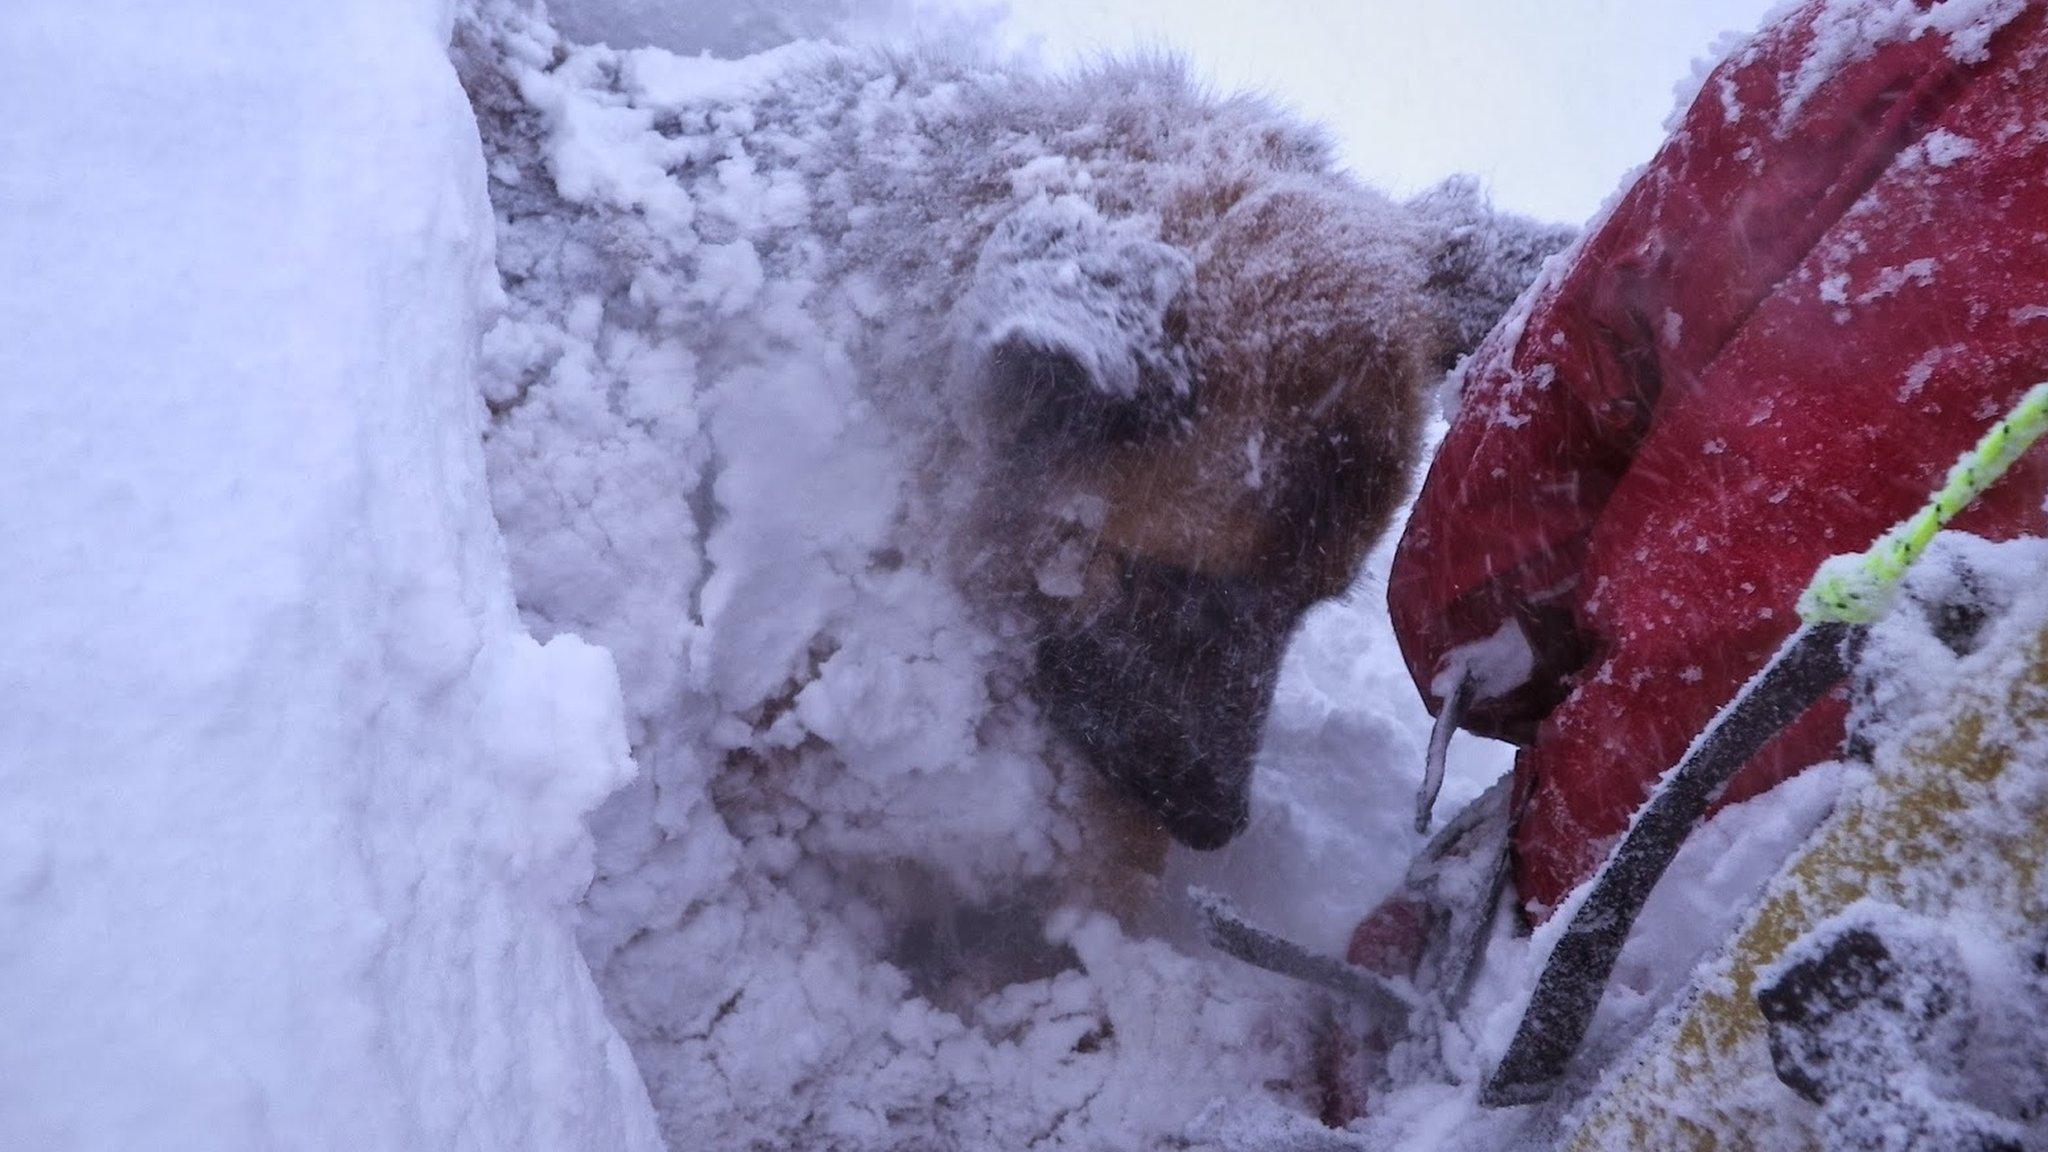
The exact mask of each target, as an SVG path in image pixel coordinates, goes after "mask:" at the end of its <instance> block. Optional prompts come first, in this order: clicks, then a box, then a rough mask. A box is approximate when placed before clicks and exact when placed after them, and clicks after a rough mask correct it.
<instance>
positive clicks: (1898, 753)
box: [1561, 390, 2048, 1152]
mask: <svg viewBox="0 0 2048 1152" xmlns="http://www.w3.org/2000/svg"><path fill="white" fill-rule="evenodd" d="M2037 391H2040V390H2037ZM2037 603H2038V602H2037ZM2035 629H2038V630H2035ZM1980 661H1982V662H1983V663H1982V664H1981V665H1979V666H1981V667H1987V668H1991V669H1993V670H1994V671H1992V672H1991V673H1989V674H1986V675H1983V676H1978V677H1974V678H1964V679H1966V680H1967V681H1968V682H1967V683H1965V684H1963V685H1962V686H1960V687H1959V688H1958V689H1957V690H1956V691H1955V692H1954V693H1953V694H1952V695H1951V696H1950V697H1948V698H1947V699H1945V700H1943V701H1941V702H1940V703H1939V704H1937V705H1936V706H1935V707H1933V708H1932V709H1930V710H1929V712H1928V713H1927V714H1926V715H1925V716H1924V717H1923V719H1922V720H1921V721H1920V722H1919V723H1917V724H1916V725H1915V727H1914V732H1915V733H1916V735H1915V736H1914V737H1913V738H1911V739H1908V740H1906V741H1905V742H1904V743H1903V745H1902V746H1900V747H1897V748H1893V749H1884V750H1880V754H1879V756H1878V761H1877V764H1876V767H1875V771H1874V778H1873V780H1872V783H1871V784H1870V785H1869V786H1868V787H1867V788H1865V789H1863V790H1862V791H1860V792H1858V793H1856V794H1855V795H1853V796H1851V797H1850V798H1848V799H1846V800H1845V801H1844V802H1843V803H1842V805H1841V807H1839V808H1838V809H1837V810H1836V811H1835V813H1834V814H1833V815H1831V816H1830V817H1829V818H1828V819H1827V821H1826V822H1824V823H1823V824H1822V825H1821V827H1820V829H1819V830H1817V831H1816V832H1815V833H1814V836H1813V837H1812V839H1811V840H1809V842H1808V846H1807V847H1806V848H1805V849H1803V850H1802V851H1801V853H1800V854H1799V855H1798V856H1797V857H1796V858H1795V859H1794V860H1793V862H1792V863H1791V864H1789V865H1788V866H1787V867H1786V869H1785V870H1784V871H1783V872H1781V873H1780V874H1779V875H1778V877H1777V878H1776V879H1775V880H1773V881H1772V882H1771V884H1770V885H1769V887H1768V888H1767V889H1766V891H1765V894H1764V897H1763V899H1762V902H1761V903H1760V904H1759V905H1758V907H1757V909H1756V911H1755V912H1754V913H1753V914H1752V915H1751V917H1750V919H1749V921H1748V922H1747V923H1746V925H1745V926H1744V928H1743V929H1742V931H1741V932H1740V933H1739V934H1738V936H1737V937H1736V939H1735V941H1734V942H1733V945H1732V947H1730V948H1729V949H1728V951H1727V952H1725V953H1724V954H1723V955H1721V956H1720V957H1719V958H1717V959H1715V960H1712V961H1709V962H1708V963H1707V964H1705V965H1703V966H1702V968H1701V969H1700V971H1699V972H1697V973H1695V975H1694V977H1693V985H1692V988H1691V990H1690V991H1689V993H1688V999H1687V1001H1686V1002H1685V1003H1684V1004H1683V1006H1682V1007H1681V1009H1680V1010H1679V1011H1678V1012H1677V1013H1676V1015H1675V1016H1668V1017H1666V1018H1665V1020H1664V1022H1663V1023H1662V1024H1661V1025H1660V1028H1659V1029H1658V1030H1657V1031H1656V1032H1655V1033H1654V1034H1653V1035H1652V1036H1651V1037H1649V1038H1648V1040H1647V1042H1646V1043H1645V1044H1643V1045H1640V1046H1639V1047H1638V1049H1637V1050H1636V1052H1635V1053H1634V1054H1632V1055H1631V1056H1630V1057H1628V1058H1626V1059H1625V1060H1624V1061H1623V1063H1622V1066H1620V1067H1618V1068H1617V1069H1615V1070H1613V1071H1610V1072H1609V1074H1608V1075H1607V1077H1606V1078H1605V1079H1604V1080H1603V1081H1602V1083H1601V1085H1600V1088H1599V1089H1598V1091H1596V1093H1595V1095H1594V1098H1593V1102H1592V1103H1591V1104H1590V1105H1589V1107H1588V1108H1587V1109H1586V1110H1585V1111H1583V1112H1582V1113H1581V1114H1580V1115H1581V1117H1582V1118H1581V1119H1580V1121H1579V1123H1578V1124H1577V1127H1576V1128H1575V1129H1568V1131H1569V1133H1570V1134H1569V1135H1567V1137H1566V1138H1565V1140H1564V1141H1563V1143H1562V1144H1561V1147H1563V1148H1566V1149H1570V1150H1572V1152H1614V1150H1620V1149H1657V1150H1659V1152H1663V1150H1674V1152H1675V1150H1681V1149H1694V1150H1699V1152H1744V1150H1750V1149H1754V1150H1757V1152H1785V1150H1788V1149H1802V1148H1815V1147H1818V1146H1819V1145H1818V1141H1817V1138H1816V1136H1815V1135H1814V1133H1813V1131H1812V1130H1811V1129H1810V1128H1809V1127H1808V1125H1809V1124H1810V1123H1811V1122H1812V1120H1813V1119H1814V1117H1815V1115H1816V1113H1817V1109H1815V1108H1814V1107H1813V1106H1811V1105H1808V1104H1806V1103H1805V1102H1804V1101H1802V1100H1800V1099H1799V1098H1798V1097H1796V1096H1794V1095H1793V1094H1792V1093H1791V1091H1790V1090H1789V1089H1786V1088H1785V1087H1784V1086H1783V1085H1781V1084H1779V1083H1778V1081H1777V1078H1776V1075H1775V1074H1774V1073H1773V1071H1772V1068H1771V1058H1770V1050H1769V1047H1768V1041H1767V1034H1766V1030H1765V1026H1764V1021H1763V1018H1762V1016H1761V1015H1760V1014H1759V1013H1758V1011H1757V1006H1756V1000H1755V996H1754V991H1755V987H1756V984H1757V979H1758V973H1759V972H1760V971H1762V970H1763V969H1765V968H1767V967H1768V966H1769V965H1770V964H1771V963H1772V962H1773V961H1774V960H1776V959H1777V958H1778V957H1779V956H1780V955H1782V954H1783V953H1784V951H1785V949H1786V948H1787V947H1788V946H1789V945H1790V944H1792V942H1793V941H1795V940H1797V939H1798V938H1799V937H1800V936H1801V935H1803V934H1804V933H1805V932H1807V931H1808V930H1809V929H1811V928H1812V927H1814V926H1815V925H1816V924H1817V923H1819V922H1820V921H1822V920H1824V919H1826V918H1828V917H1829V916H1832V915H1834V914H1836V913H1838V912H1840V911H1842V910H1843V909H1844V908H1846V907H1848V906H1849V905H1850V904H1852V903H1854V902H1855V901H1857V900H1860V899H1865V898H1869V899H1875V900H1881V901H1884V902H1887V903H1891V904H1896V905H1899V906H1901V907H1903V908H1905V909H1907V910H1908V911H1912V912H1918V913H1922V914H1925V915H1929V916H1937V917H1938V916H1941V915H1944V914H1946V913H1948V912H1951V911H1954V910H1956V909H1958V908H1967V909H1968V910H1969V912H1970V913H1972V914H1973V916H1975V917H1976V918H1978V919H1979V920H1981V921H1983V922H1988V923H1991V924H1995V925H2002V926H2004V927H2006V928H2007V929H2009V930H2010V931H2012V932H2013V933H2014V936H2015V939H2014V940H2013V946H2014V947H2020V946H2022V943H2021V941H2022V939H2024V938H2032V939H2038V937H2039V934H2040V929H2041V927H2042V926H2043V925H2048V883H2044V881H2048V873H2044V871H2043V869H2044V866H2048V768H2044V763H2048V626H2043V625H2042V624H2041V623H2040V621H2039V620H2038V617H2036V618H2035V623H2034V624H2033V625H2032V626H2031V627H2030V628H2029V629H2024V630H2022V631H2021V632H2019V633H2018V634H2017V635H2015V636H2014V637H2012V638H2011V639H2010V640H2007V641H2006V642H2004V643H2002V644H1994V645H1993V648H1992V650H1988V651H1986V652H1984V653H1980V654H1979V655H1978V656H1974V657H1972V658H1971V662H1972V664H1979V662H1980ZM2015 764H2021V765H2024V766H2026V767H2027V768H2028V769H2029V770H2027V771H2019V772H2016V771H2011V769H2012V767H2013V766H2014V765H2015ZM2029 926H2031V928H2030V929H2029Z"/></svg>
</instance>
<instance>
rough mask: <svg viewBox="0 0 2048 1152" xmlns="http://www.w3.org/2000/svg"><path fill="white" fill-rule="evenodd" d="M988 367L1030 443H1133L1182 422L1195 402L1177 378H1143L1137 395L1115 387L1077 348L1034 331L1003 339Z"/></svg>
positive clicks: (996, 392) (1022, 438)
mask: <svg viewBox="0 0 2048 1152" xmlns="http://www.w3.org/2000/svg"><path fill="white" fill-rule="evenodd" d="M989 372H990V377H991V378H990V385H991V387H992V388H993V398H994V401H995V403H996V405H997V407H998V410H999V411H1001V412H1003V413H1004V414H1005V415H1007V416H1008V417H1009V418H1011V419H1012V420H1014V421H1015V427H1016V435H1017V440H1018V442H1019V443H1020V444H1023V445H1026V446H1030V447H1038V448H1062V447H1073V448H1085V447H1095V446H1101V445H1105V444H1107V445H1124V444H1134V443H1137V442H1139V441H1142V440H1147V439H1150V438H1151V437H1154V436H1157V435H1160V434H1161V433H1163V432H1166V431H1169V430H1171V429H1173V428H1176V427H1178V426H1180V424H1181V423H1182V422H1183V421H1184V420H1185V419H1186V418H1187V417H1188V416H1189V415H1190V414H1191V412H1192V409H1193V404H1192V401H1191V398H1190V397H1189V396H1188V395H1187V390H1186V389H1185V388H1184V387H1181V388H1176V387H1175V386H1174V384H1173V383H1172V382H1170V381H1154V380H1142V381H1141V382H1140V386H1139V388H1138V390H1137V394H1136V395H1130V396H1123V395H1118V394H1115V393H1113V392H1111V391H1109V390H1108V389H1106V388H1104V387H1103V386H1102V385H1101V383H1100V382H1099V381H1097V380H1096V379H1095V377H1094V375H1093V374H1092V373H1091V372H1090V371H1089V370H1088V367H1087V365H1086V364H1085V363H1083V361H1082V359H1081V357H1080V356H1078V355H1076V354H1075V353H1074V352H1073V351H1071V350H1070V349H1067V348H1063V347H1060V346H1058V345H1053V344H1046V343H1041V342H1039V341H1036V340H1032V339H1029V338H1027V337H1011V338H1009V339H1007V340H1004V341H1003V342H1002V343H1001V344H999V345H997V346H996V348H995V350H994V351H993V352H992V353H991V354H990V357H989Z"/></svg>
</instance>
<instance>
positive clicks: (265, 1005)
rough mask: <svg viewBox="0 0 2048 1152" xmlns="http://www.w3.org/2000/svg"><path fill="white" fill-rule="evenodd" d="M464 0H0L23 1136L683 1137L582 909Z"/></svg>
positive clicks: (596, 673)
mask: <svg viewBox="0 0 2048 1152" xmlns="http://www.w3.org/2000/svg"><path fill="white" fill-rule="evenodd" d="M450 20H451V13H450V11H449V10H448V9H447V7H446V6H445V5H442V4H437V3H432V2H428V0H419V2H413V3H390V2H375V3H372V2H367V0H364V2H346V0H342V2H333V3H321V4H313V5H278V4H272V3H267V2H261V0H241V2H235V3H227V2H222V0H190V2H183V3H151V4H111V5H97V6H80V5H75V4H72V3H69V2H68V0H14V2H11V3H9V4H7V5H5V6H4V7H0V61H4V62H5V63H4V66H0V107H4V108H5V109H7V113H6V115H5V116H4V117H0V331H4V332H5V333H6V334H7V335H6V338H5V340H4V341H0V523H4V524H5V525H6V533H7V543H6V545H5V563H4V564H0V602H4V603H5V604H7V605H8V609H9V611H8V623H9V638H8V643H7V645H6V647H5V651H4V654H0V695H4V698H5V699H6V701H7V703H6V705H5V707H4V708H0V812H4V814H5V815H4V817H0V1025H4V1030H5V1033H6V1036H7V1039H6V1040H4V1041H0V1145H5V1146H6V1147H9V1148H46V1149H100V1148H104V1149H134V1148H219V1149H232V1148H248V1149H274V1148H306V1149H319V1148H332V1149H357V1150H360V1149H403V1148H419V1149H428V1148H431V1149H459V1148H491V1149H509V1148H538V1149H568V1148H604V1149H644V1148H653V1147H656V1146H657V1141H656V1138H655V1136H654V1127H653V1120H652V1114H651V1112H650V1110H649V1107H648V1104H647V1100H646V1096H645V1093H644V1090H643V1089H642V1088H641V1085H640V1081H639V1077H638V1076H637V1075H636V1074H635V1072H634V1070H633V1067H632V1063H631V1060H630V1057H629V1056H628V1053H627V1051H626V1049H625V1047H624V1045H623V1044H622V1043H621V1042H620V1041H619V1039H618V1037H617V1035H616V1034H615V1032H614V1031H613V1029H612V1028H611V1026H610V1025H609V1024H608V1023H607V1022H606V1019H605V1016H604V1012H603V1008H602V1006H601V1004H600V1002H599V999H598V997H597V994H596V992H595V991H594V989H593V987H592V985H591V981H590V978H589V975H588V973H587V970H586V968H585V965H584V963H583V961H582V959H581V957H580V956H579V954H578V951H577V947H576V943H575V940H574V937H573V935H572V932H571V927H570V919H571V918H570V912H569V910H570V908H571V907H572V906H573V905H574V904H575V902H576V901H577V900H578V898H579V897H580V895H581V893H582V890H583V888H584V885H585V883H586V881H587V878H588V876H589V874H590V863H589V842H588V836H587V833H586V832H585V830H584V825H583V819H582V818H583V815H584V813H585V812H586V810H587V809H589V808H590V807H591V806H592V805H594V804H595V803H596V802H597V801H598V800H599V799H600V798H601V797H603V796H604V795H605V794H606V793H607V792H609V791H611V790H612V789H613V788H614V787H616V786H617V785H618V784H619V783H621V782H622V781H623V780H625V779H626V778H627V777H628V775H629V772H630V764H629V761H628V758H627V746H626V741H625V737H624V733H623V728H622V726H621V720H620V714H619V707H618V691H617V686H616V679H615V676H614V673H613V670H612V663H611V659H610V657H609V656H607V655H606V654H605V653H604V652H602V651H600V650H598V649H596V648H593V647H591V646H589V645H586V644H583V643H581V642H579V641H577V640H575V639H573V638H568V637H563V638H558V639H556V640H553V641H552V642H550V643H548V644H547V645H545V646H543V645H540V644H537V643H536V642H535V641H534V640H532V639H531V638H530V637H528V635H527V634H526V633H525V632H524V631H523V630H522V629H521V627H520V625H519V622H518V619H517V617H516V615H515V612H514V609H513V604H512V598H511V595H510V591H509V587H508V582H507V577H506V560H505V556H504V553H503V548H502V545H501V543H500V540H499V536H498V532H497V529H496V527H495V525H494V524H493V521H492V518H491V511H490V506H489V501H488V497H487V495H486V491H485V486H484V469H483V457H482V453H481V449H480V447H479V443H478V436H479V432H480V424H481V415H482V413H481V409H480V406H479V405H478V403H477V400H476V394H475V384H474V377H473V369H474V363H473V361H474V352H473V349H474V348H475V343H476V337H477V332H478V326H479V322H480V316H481V314H482V309H483V306H484V305H485V303H486V302H487V300H488V299H489V298H490V295H491V294H492V293H495V291H496V287H495V275H494V274H493V272H492V268H491V257H490V251H491V247H490V246H491V225H490V209H489V206H488V204H487V203H486V201H485V198H484V196H485V193H484V170H483V162H482V157H481V154H480V152H479V148H478V142H477V136H476V130H475V125H474V121H473V120H472V118H471V116H470V114H469V110H468V108H467V105H466V103H465V102H464V99H463V95H462V92H461V90H460V88H459V87H458V86H457V83H456V78H455V75H454V72H453V70H452V69H451V67H450V65H449V62H448V59H447V54H446V44H447V41H448V34H449V27H450Z"/></svg>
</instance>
